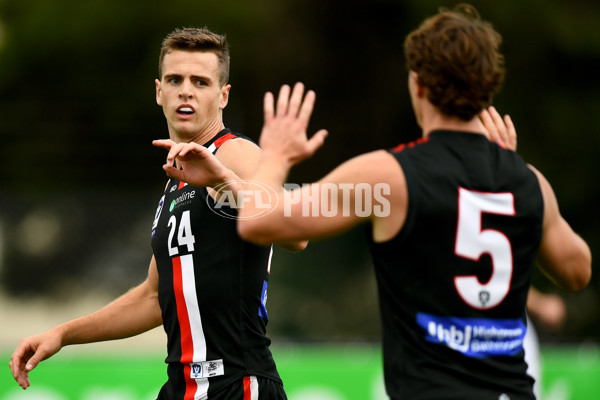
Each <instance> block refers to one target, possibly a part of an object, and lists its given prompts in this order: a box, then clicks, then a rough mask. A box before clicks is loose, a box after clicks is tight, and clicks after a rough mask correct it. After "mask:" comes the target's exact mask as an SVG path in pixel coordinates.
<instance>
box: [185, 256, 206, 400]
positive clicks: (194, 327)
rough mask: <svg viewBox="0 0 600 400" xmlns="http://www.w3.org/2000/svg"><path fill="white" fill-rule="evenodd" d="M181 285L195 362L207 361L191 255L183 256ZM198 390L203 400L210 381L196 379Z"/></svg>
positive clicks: (198, 395) (197, 395)
mask: <svg viewBox="0 0 600 400" xmlns="http://www.w3.org/2000/svg"><path fill="white" fill-rule="evenodd" d="M180 259H181V281H182V282H181V284H182V287H183V297H184V299H185V306H186V308H187V312H188V319H189V321H190V330H191V332H192V344H193V346H194V355H193V362H195V363H196V362H201V361H206V339H205V337H204V329H203V327H202V319H201V318H200V307H198V297H197V295H196V278H195V275H194V259H193V257H192V255H191V254H188V255H185V256H181V258H180ZM196 384H197V385H198V389H197V390H196V394H195V395H194V398H196V399H201V398H204V397H206V393H207V392H208V379H207V378H198V379H196Z"/></svg>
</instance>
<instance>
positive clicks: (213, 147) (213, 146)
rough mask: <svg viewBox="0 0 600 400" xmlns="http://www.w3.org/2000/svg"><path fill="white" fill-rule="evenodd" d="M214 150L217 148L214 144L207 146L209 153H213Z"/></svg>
mask: <svg viewBox="0 0 600 400" xmlns="http://www.w3.org/2000/svg"><path fill="white" fill-rule="evenodd" d="M215 150H217V146H215V144H214V143H212V144H211V145H210V146H208V151H210V152H211V153H213V154H214V153H215Z"/></svg>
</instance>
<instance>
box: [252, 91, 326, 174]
mask: <svg viewBox="0 0 600 400" xmlns="http://www.w3.org/2000/svg"><path fill="white" fill-rule="evenodd" d="M290 92H291V93H290ZM315 99H316V95H315V92H313V91H312V90H309V91H308V92H306V95H304V85H303V84H302V83H296V84H295V85H294V88H293V90H292V89H291V88H290V86H288V85H283V86H282V87H281V89H280V91H279V96H278V98H277V103H276V104H275V101H274V96H273V94H272V93H270V92H267V93H266V94H265V98H264V117H265V121H264V125H263V129H262V132H261V135H260V142H259V143H260V147H261V149H262V150H263V152H264V153H265V156H274V157H277V158H281V160H282V161H284V162H286V163H287V164H288V166H292V165H294V164H298V163H299V162H301V161H302V160H304V159H306V158H309V157H310V156H312V155H313V154H314V152H315V151H317V149H318V148H319V147H321V146H322V145H323V142H324V141H325V137H326V136H327V131H326V130H324V129H321V130H319V131H318V132H317V133H315V134H314V135H313V136H312V137H311V138H310V139H309V138H308V137H307V134H306V130H307V128H308V123H309V121H310V117H311V115H312V111H313V107H314V104H315Z"/></svg>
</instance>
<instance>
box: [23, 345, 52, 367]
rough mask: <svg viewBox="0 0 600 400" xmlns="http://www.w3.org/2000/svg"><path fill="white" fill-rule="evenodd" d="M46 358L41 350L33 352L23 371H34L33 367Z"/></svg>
mask: <svg viewBox="0 0 600 400" xmlns="http://www.w3.org/2000/svg"><path fill="white" fill-rule="evenodd" d="M46 358H47V357H45V356H44V354H43V352H42V351H41V350H39V349H38V350H37V351H36V352H35V354H34V355H32V356H31V357H30V358H29V360H27V364H26V365H25V371H27V372H29V371H31V370H32V369H34V368H35V367H37V365H38V364H39V363H40V362H41V361H42V360H45V359H46Z"/></svg>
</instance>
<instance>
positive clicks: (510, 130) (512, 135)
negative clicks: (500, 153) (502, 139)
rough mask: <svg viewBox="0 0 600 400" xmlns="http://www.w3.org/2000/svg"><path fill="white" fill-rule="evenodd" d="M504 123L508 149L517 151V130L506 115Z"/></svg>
mask: <svg viewBox="0 0 600 400" xmlns="http://www.w3.org/2000/svg"><path fill="white" fill-rule="evenodd" d="M504 123H505V124H506V131H507V135H508V148H509V149H511V150H514V151H517V130H516V129H515V125H514V124H513V122H512V119H511V118H510V116H509V115H508V114H506V115H505V116H504Z"/></svg>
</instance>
